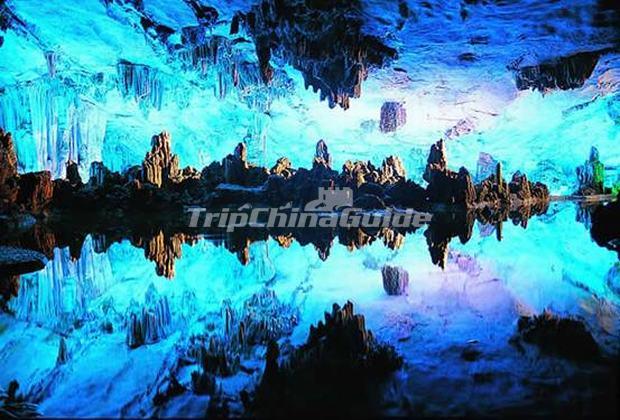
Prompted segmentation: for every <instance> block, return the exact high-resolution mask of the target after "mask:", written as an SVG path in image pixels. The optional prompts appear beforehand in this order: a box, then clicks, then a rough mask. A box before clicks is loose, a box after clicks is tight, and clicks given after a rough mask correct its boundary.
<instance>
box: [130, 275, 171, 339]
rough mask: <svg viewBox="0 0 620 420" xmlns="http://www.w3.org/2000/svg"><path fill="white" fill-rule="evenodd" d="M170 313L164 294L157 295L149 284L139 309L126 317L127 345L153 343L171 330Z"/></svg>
mask: <svg viewBox="0 0 620 420" xmlns="http://www.w3.org/2000/svg"><path fill="white" fill-rule="evenodd" d="M171 324H172V315H171V314H170V305H169V303H168V298H167V297H166V296H159V294H158V293H157V290H155V287H154V286H153V285H152V284H151V286H150V287H149V289H148V290H147V292H146V297H145V303H144V306H142V308H141V309H139V310H137V311H134V310H132V312H131V313H130V314H129V318H128V319H127V345H128V346H129V347H130V348H136V347H140V346H142V345H144V344H153V343H156V342H158V341H159V340H161V339H163V338H165V337H166V336H167V335H168V334H169V333H170V332H171V331H170V329H171Z"/></svg>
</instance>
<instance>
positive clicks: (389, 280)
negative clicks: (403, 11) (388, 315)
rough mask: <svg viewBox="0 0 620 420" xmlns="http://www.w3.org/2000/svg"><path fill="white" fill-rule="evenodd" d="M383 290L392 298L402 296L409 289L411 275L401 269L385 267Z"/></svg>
mask: <svg viewBox="0 0 620 420" xmlns="http://www.w3.org/2000/svg"><path fill="white" fill-rule="evenodd" d="M381 275H382V276H383V289H384V290H385V292H386V293H387V294H388V295H390V296H400V295H403V294H405V293H407V288H408V287H409V273H408V272H407V271H406V270H405V269H403V268H401V267H392V266H389V265H385V266H383V268H382V269H381Z"/></svg>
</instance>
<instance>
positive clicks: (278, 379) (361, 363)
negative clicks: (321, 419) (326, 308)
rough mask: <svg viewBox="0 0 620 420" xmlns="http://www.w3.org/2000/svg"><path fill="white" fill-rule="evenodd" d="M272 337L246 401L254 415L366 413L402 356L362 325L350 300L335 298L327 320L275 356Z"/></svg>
mask: <svg viewBox="0 0 620 420" xmlns="http://www.w3.org/2000/svg"><path fill="white" fill-rule="evenodd" d="M279 355H280V349H279V346H278V344H277V343H276V342H275V341H273V342H271V343H270V345H269V347H268V349H267V360H266V365H265V370H264V373H263V377H262V380H261V383H260V385H259V386H258V388H257V390H256V393H255V395H254V399H253V401H251V403H250V406H251V407H250V408H251V412H252V413H253V414H254V415H258V416H291V415H299V414H304V415H308V414H310V415H313V416H315V415H327V414H330V415H334V414H341V413H345V412H346V413H347V414H349V415H352V414H353V415H368V414H369V413H371V412H372V410H373V409H376V407H374V406H373V402H374V401H376V398H373V395H375V396H376V394H375V393H374V392H373V391H376V385H377V384H378V383H380V382H382V380H384V379H385V378H386V377H387V375H388V374H389V373H390V372H393V371H395V370H397V369H398V368H399V367H400V366H401V364H402V359H401V358H400V356H398V355H397V354H396V351H395V350H394V348H393V347H392V346H389V345H386V344H381V343H379V342H378V341H377V340H376V339H375V338H374V336H373V334H372V333H371V332H370V331H369V330H367V329H366V325H365V319H364V316H363V315H356V314H355V313H354V312H353V304H352V303H351V302H347V303H346V304H345V305H344V307H343V308H340V306H338V305H336V304H334V306H333V309H332V312H331V314H330V313H326V314H325V322H324V323H323V322H319V323H318V325H317V327H314V326H311V327H310V334H309V335H308V340H307V341H306V343H305V344H303V345H302V346H300V347H298V348H295V349H293V350H292V351H291V353H290V354H289V355H288V357H286V359H285V361H284V362H282V363H280V362H279V360H278V359H279Z"/></svg>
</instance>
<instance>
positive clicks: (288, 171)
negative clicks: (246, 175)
mask: <svg viewBox="0 0 620 420" xmlns="http://www.w3.org/2000/svg"><path fill="white" fill-rule="evenodd" d="M269 172H270V173H271V174H272V175H278V176H281V177H283V178H285V179H288V178H290V177H291V176H293V174H294V173H295V170H294V169H293V167H292V165H291V161H290V160H288V159H287V158H285V157H283V158H280V159H278V161H277V162H276V164H275V165H274V166H273V168H271V170H270V171H269Z"/></svg>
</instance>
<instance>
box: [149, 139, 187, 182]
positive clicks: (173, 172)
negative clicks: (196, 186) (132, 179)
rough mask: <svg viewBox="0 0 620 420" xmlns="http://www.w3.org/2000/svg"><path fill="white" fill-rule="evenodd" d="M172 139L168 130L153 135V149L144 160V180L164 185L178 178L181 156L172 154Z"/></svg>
mask: <svg viewBox="0 0 620 420" xmlns="http://www.w3.org/2000/svg"><path fill="white" fill-rule="evenodd" d="M170 139H171V137H170V134H168V132H166V131H164V132H162V133H160V134H159V135H156V136H153V139H152V140H151V151H150V152H149V153H147V154H146V157H145V158H144V161H143V162H142V181H144V182H149V183H151V184H153V185H155V186H157V187H162V186H167V185H170V183H172V182H174V181H176V180H178V178H179V175H180V171H179V158H178V156H177V155H174V154H172V151H171V145H170Z"/></svg>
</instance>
